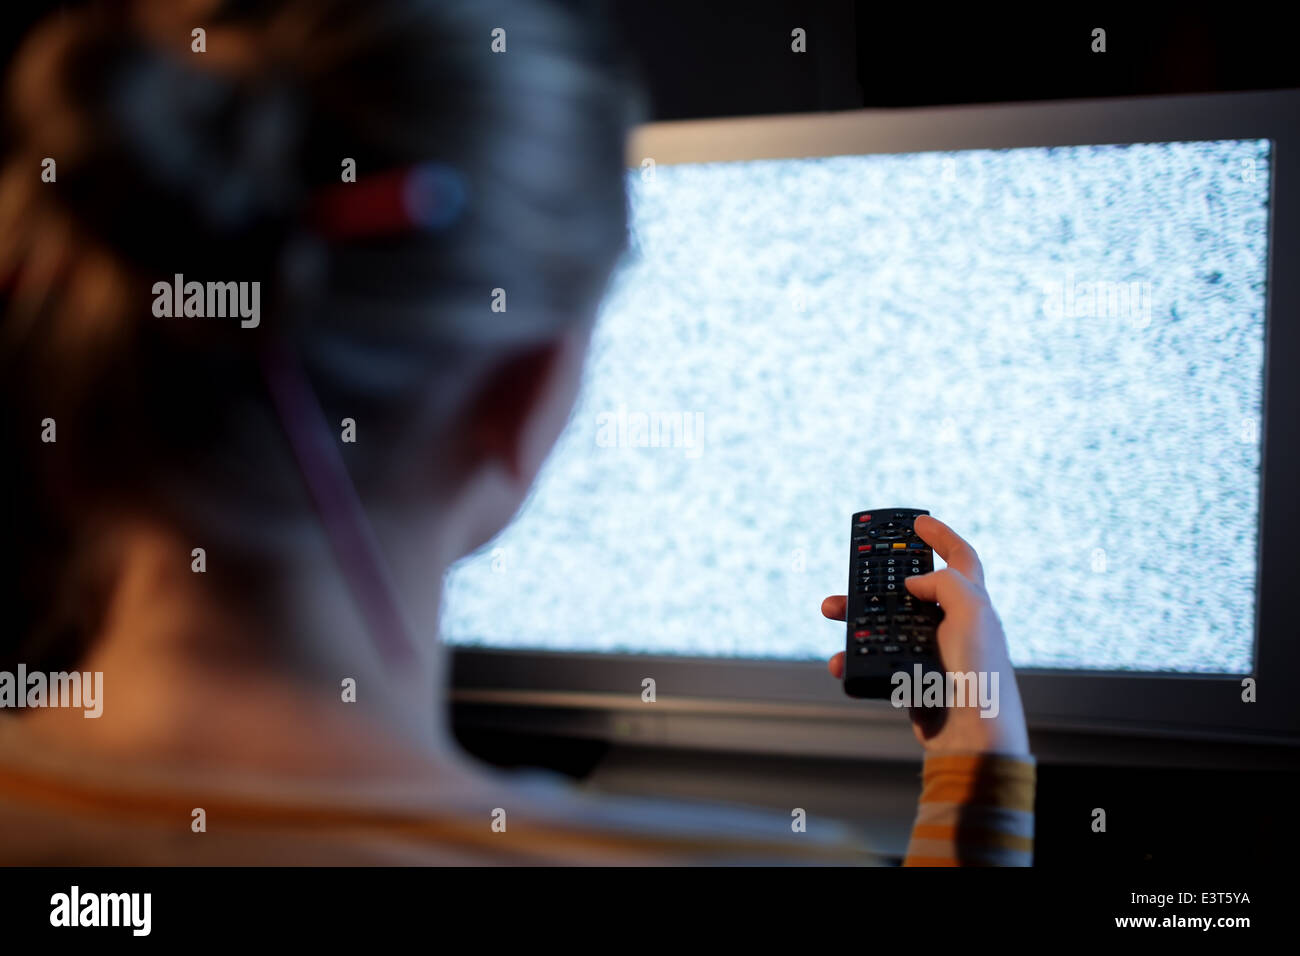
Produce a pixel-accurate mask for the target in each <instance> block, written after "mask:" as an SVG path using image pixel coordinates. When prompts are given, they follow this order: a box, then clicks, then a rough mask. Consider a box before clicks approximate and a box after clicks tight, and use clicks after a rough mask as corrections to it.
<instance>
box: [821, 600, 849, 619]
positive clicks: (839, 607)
mask: <svg viewBox="0 0 1300 956" xmlns="http://www.w3.org/2000/svg"><path fill="white" fill-rule="evenodd" d="M848 603H849V599H848V598H847V597H845V596H844V595H843V594H832V595H831V596H830V597H828V598H826V599H825V600H823V601H822V616H824V617H828V618H830V619H831V620H832V621H842V620H844V609H845V607H846V606H847V605H848Z"/></svg>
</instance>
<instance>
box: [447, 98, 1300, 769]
mask: <svg viewBox="0 0 1300 956" xmlns="http://www.w3.org/2000/svg"><path fill="white" fill-rule="evenodd" d="M1298 115H1300V93H1297V92H1287V91H1283V92H1267V93H1243V94H1216V95H1198V96H1178V97H1153V98H1133V99H1112V100H1089V101H1071V102H1052V103H1029V104H1010V105H992V106H962V107H954V108H927V109H908V110H888V111H873V110H867V111H854V112H845V113H832V114H814V115H799V116H777V117H761V118H744V119H725V120H716V121H689V122H677V123H659V124H651V125H648V126H645V127H643V128H641V129H639V130H638V131H637V133H636V135H635V136H634V137H633V139H632V141H631V143H630V147H629V154H628V165H629V173H628V191H629V205H630V212H631V226H630V237H629V249H628V254H627V256H626V261H625V263H624V264H623V265H622V266H621V267H620V269H619V270H618V272H617V274H616V275H615V276H614V278H613V280H612V283H611V287H610V290H609V294H608V295H607V297H606V299H605V302H604V304H603V307H602V312H601V315H600V317H599V319H598V322H597V325H596V328H595V331H594V334H593V339H592V345H591V351H590V356H589V360H588V364H587V367H586V371H585V373H584V382H583V386H582V390H581V394H580V396H579V398H578V400H577V403H576V407H575V409H574V412H573V415H572V418H571V420H570V422H569V424H568V427H567V429H566V430H565V432H564V434H563V435H562V436H561V438H560V440H559V442H558V443H557V446H556V448H555V450H554V452H553V454H552V455H551V457H550V459H549V460H548V461H547V463H546V465H545V466H544V469H543V471H542V473H541V475H540V476H539V479H538V481H537V483H536V486H535V488H534V490H533V492H532V493H531V495H530V497H529V498H528V500H527V502H526V503H525V504H524V505H523V507H522V508H521V509H520V512H519V514H518V515H517V516H516V518H515V520H514V521H513V522H512V524H511V525H510V526H509V527H508V528H507V529H505V530H504V531H503V532H502V533H501V534H500V535H499V536H498V537H497V539H496V540H494V541H492V542H491V543H490V544H488V545H487V546H486V547H484V548H483V549H482V550H481V551H479V552H478V553H476V554H474V555H471V556H469V557H467V558H465V559H464V560H462V561H461V562H459V563H458V564H457V565H456V566H454V567H453V568H452V569H451V570H450V571H449V572H448V575H447V579H446V581H445V585H446V593H445V602H444V606H443V610H442V627H441V630H442V635H443V638H444V639H445V640H446V641H448V642H449V643H450V644H451V645H452V646H453V648H454V656H455V661H454V669H453V673H454V699H456V700H458V701H461V702H463V703H477V704H479V705H489V706H493V707H496V708H498V709H499V710H500V711H501V712H502V713H509V714H511V715H513V717H511V718H510V719H513V720H516V721H519V720H523V721H525V722H529V721H536V720H538V719H540V718H539V716H538V715H544V714H546V713H548V712H549V713H552V714H556V713H561V712H562V713H566V714H570V715H580V716H582V717H583V719H584V720H585V721H586V722H587V725H588V726H592V724H591V721H593V720H595V721H596V724H595V726H597V727H599V728H603V729H602V730H599V731H598V733H608V734H609V735H610V736H613V737H623V738H627V737H633V738H637V737H639V738H641V739H646V740H651V741H659V742H685V743H690V742H691V741H692V740H695V741H698V740H703V739H706V738H707V739H712V740H714V741H724V742H725V741H730V742H731V743H734V744H735V745H737V746H741V747H744V748H748V749H759V750H762V749H765V748H774V749H786V750H790V751H797V752H809V751H814V752H819V753H844V754H861V753H876V754H878V755H889V754H901V753H903V752H904V751H903V750H902V749H900V748H901V747H903V744H901V743H900V742H899V741H900V739H901V738H900V737H899V736H898V735H897V734H895V736H894V737H892V738H890V737H888V735H887V734H886V733H884V732H883V728H884V727H886V726H889V727H892V728H894V729H895V730H898V729H899V728H903V729H906V724H907V722H906V719H905V718H904V717H903V715H901V714H899V713H897V712H896V711H894V710H893V708H891V707H890V705H889V704H888V703H887V702H865V701H860V700H852V699H849V698H847V697H846V696H845V695H844V693H843V690H842V688H841V687H840V685H839V683H838V682H836V681H834V680H833V679H832V678H831V677H830V676H829V674H828V673H827V670H826V664H825V659H826V658H827V657H829V656H830V655H831V654H833V653H835V652H836V651H838V650H842V649H843V647H844V643H845V628H844V625H843V624H841V623H837V622H832V621H828V620H826V619H824V618H823V617H822V616H821V614H820V611H819V605H820V601H821V599H822V598H823V597H825V596H826V595H830V594H842V593H844V592H845V589H846V583H847V578H848V568H847V561H846V554H847V547H848V537H849V524H850V517H851V516H852V515H853V514H854V513H855V512H859V511H863V510H867V509H872V508H894V507H905V508H923V509H927V510H929V511H930V512H931V513H933V514H934V515H936V516H937V517H940V518H942V519H943V520H945V521H946V522H947V523H949V524H950V525H951V526H952V527H953V528H955V529H956V530H957V531H958V532H959V533H961V534H962V535H963V536H965V537H966V538H967V539H968V540H969V541H970V542H971V543H972V544H973V545H974V546H975V548H976V549H977V550H978V552H979V553H980V556H981V558H982V560H983V563H984V566H985V570H986V578H987V585H988V590H989V593H990V596H991V597H992V600H993V602H994V605H995V607H996V608H997V610H998V612H999V615H1000V618H1001V620H1002V623H1003V626H1004V629H1005V631H1006V635H1007V640H1008V644H1009V647H1010V651H1011V655H1012V660H1013V662H1014V664H1015V665H1016V668H1017V674H1018V680H1019V683H1020V686H1021V691H1022V696H1023V699H1024V703H1025V707H1026V712H1027V716H1028V719H1029V723H1030V727H1031V732H1032V731H1034V730H1043V729H1061V730H1076V731H1083V732H1087V733H1101V734H1121V735H1137V736H1143V737H1147V738H1165V737H1183V738H1191V739H1196V740H1221V741H1233V740H1253V741H1263V742H1269V743H1282V744H1291V743H1297V742H1300V708H1298V707H1296V705H1295V704H1294V703H1293V701H1294V700H1295V691H1294V689H1293V688H1291V687H1290V686H1289V679H1290V677H1291V676H1292V675H1294V674H1296V673H1298V672H1300V641H1297V640H1296V636H1295V635H1296V625H1295V623H1294V622H1293V620H1292V619H1290V618H1289V616H1288V612H1287V610H1286V608H1287V599H1288V592H1289V588H1290V586H1291V581H1292V579H1293V578H1294V577H1295V571H1296V559H1295V556H1294V552H1293V548H1294V547H1295V544H1296V543H1297V542H1300V519H1298V518H1297V509H1296V507H1295V504H1294V496H1295V494H1296V489H1297V488H1300V474H1297V465H1298V462H1297V454H1296V451H1297V449H1296V431H1295V429H1296V425H1295V423H1296V421H1297V420H1298V416H1297V413H1298V412H1300V407H1298V406H1300V389H1298V388H1297V384H1296V377H1295V376H1294V374H1293V373H1292V372H1291V369H1293V368H1295V367H1296V366H1297V363H1298V362H1300V341H1298V336H1297V308H1298V306H1300V290H1298V289H1297V275H1298V272H1300V270H1297V268H1296V265H1295V263H1296V262H1297V254H1298V253H1300V239H1298V235H1297V233H1298V231H1300V199H1298V198H1297V197H1298V196H1300V128H1298V127H1297V124H1296V122H1295V118H1296V116H1298ZM526 715H531V716H526ZM709 728H711V730H710V729H709ZM864 728H865V729H864ZM871 728H877V729H878V730H880V732H875V733H873V732H871ZM887 740H892V741H893V742H892V743H886V742H885V741H887ZM908 744H909V745H910V741H908Z"/></svg>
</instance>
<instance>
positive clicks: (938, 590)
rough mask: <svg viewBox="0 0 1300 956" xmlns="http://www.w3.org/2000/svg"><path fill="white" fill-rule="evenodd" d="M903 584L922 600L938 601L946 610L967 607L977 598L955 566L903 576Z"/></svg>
mask: <svg viewBox="0 0 1300 956" xmlns="http://www.w3.org/2000/svg"><path fill="white" fill-rule="evenodd" d="M903 585H904V586H905V587H906V588H907V589H908V590H909V591H911V592H912V594H914V595H915V596H916V597H919V598H920V599H921V600H922V601H938V602H939V603H940V604H942V605H943V606H944V608H946V609H948V610H957V609H958V608H962V607H967V606H969V605H972V604H975V603H976V602H977V601H978V600H979V592H978V591H976V590H975V587H974V585H972V584H971V582H970V580H969V579H967V578H966V577H964V576H963V575H962V574H961V573H960V572H958V571H957V570H956V569H955V568H944V569H943V570H942V571H931V572H930V573H929V574H914V575H913V576H912V577H910V578H904V579H903Z"/></svg>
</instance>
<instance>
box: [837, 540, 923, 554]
mask: <svg viewBox="0 0 1300 956" xmlns="http://www.w3.org/2000/svg"><path fill="white" fill-rule="evenodd" d="M840 540H841V541H842V540H843V538H841V539H840ZM894 547H895V548H906V547H907V545H906V544H904V543H903V542H902V541H895V542H894ZM841 553H842V552H841Z"/></svg>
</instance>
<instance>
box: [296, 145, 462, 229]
mask: <svg viewBox="0 0 1300 956" xmlns="http://www.w3.org/2000/svg"><path fill="white" fill-rule="evenodd" d="M465 194H466V189H465V180H464V177H462V176H461V174H460V172H459V171H458V170H457V169H455V168H454V167H452V166H448V165H446V164H445V163H419V164H417V165H414V166H404V167H401V168H399V169H391V170H387V171H385V172H382V173H376V174H374V175H373V176H366V177H364V178H362V179H360V180H358V181H357V182H355V183H335V184H333V185H330V186H327V187H325V188H324V189H321V190H319V191H318V192H317V193H316V195H315V196H314V198H313V199H312V201H311V203H310V206H309V209H308V215H307V222H308V224H309V226H310V227H311V229H312V231H313V232H315V233H316V234H317V235H319V236H321V237H322V238H325V239H364V238H370V237H375V236H389V235H400V234H402V233H407V232H438V231H440V230H442V229H446V228H448V227H449V226H451V225H452V224H453V223H454V222H456V220H457V219H459V218H460V215H461V213H462V212H463V211H464V209H465V198H466V195H465Z"/></svg>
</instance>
